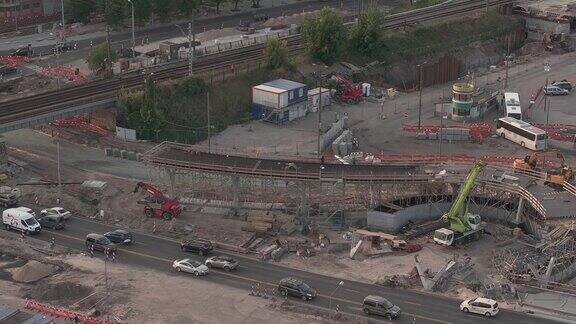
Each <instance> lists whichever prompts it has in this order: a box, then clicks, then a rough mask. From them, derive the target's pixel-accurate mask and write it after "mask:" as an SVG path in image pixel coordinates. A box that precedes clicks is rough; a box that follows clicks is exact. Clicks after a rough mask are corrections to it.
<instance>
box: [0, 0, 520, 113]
mask: <svg viewBox="0 0 576 324" xmlns="http://www.w3.org/2000/svg"><path fill="white" fill-rule="evenodd" d="M510 2H511V0H488V1H483V0H481V1H478V0H465V1H448V2H445V3H443V4H440V5H436V6H432V7H427V8H422V9H417V10H413V11H408V12H405V13H399V14H394V15H390V16H387V17H386V18H385V20H384V26H385V28H387V29H394V28H398V27H402V26H406V25H413V24H417V23H420V22H424V21H431V20H437V19H442V18H445V17H448V16H452V15H457V14H461V13H466V12H469V11H472V10H478V9H482V8H485V7H486V6H487V5H488V6H499V5H503V4H507V3H510ZM283 39H284V40H286V42H287V44H288V49H289V52H290V53H291V54H297V53H300V52H302V50H303V47H302V45H301V44H300V41H301V36H300V35H293V36H289V37H285V38H283ZM264 48H265V44H257V45H253V46H250V47H244V48H239V49H234V50H229V51H225V52H222V53H219V54H216V55H210V56H204V57H200V58H199V59H197V60H196V61H195V66H194V71H195V72H196V73H199V74H200V73H209V72H215V71H222V70H223V69H226V68H227V67H229V66H231V65H235V66H238V65H241V64H247V63H257V62H259V61H262V60H263V59H264ZM147 72H151V73H153V74H154V78H155V79H156V80H159V81H164V80H169V79H177V78H181V77H183V76H185V75H186V74H187V73H188V65H187V62H178V63H175V64H171V65H168V66H166V67H163V68H162V67H156V68H151V69H148V71H147ZM143 82H144V75H142V74H135V73H133V74H127V75H123V76H121V77H116V78H114V79H110V80H95V81H92V82H89V83H86V84H82V85H78V86H74V87H68V88H63V89H60V90H56V91H50V92H45V93H40V94H37V95H33V96H29V97H24V98H19V99H14V100H10V101H5V102H0V124H1V123H9V122H13V121H17V120H21V119H25V118H32V117H35V116H41V115H44V114H48V113H52V112H57V111H59V110H62V109H65V108H68V107H72V106H77V105H80V104H85V103H89V102H96V101H99V100H103V99H109V98H114V97H116V96H117V95H118V93H119V91H120V90H122V89H135V88H138V87H140V86H141V85H142V84H143Z"/></svg>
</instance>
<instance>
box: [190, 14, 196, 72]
mask: <svg viewBox="0 0 576 324" xmlns="http://www.w3.org/2000/svg"><path fill="white" fill-rule="evenodd" d="M194 43H195V42H194V41H193V40H192V23H188V75H189V76H192V75H193V74H194V68H193V64H194V63H193V61H194V47H193V46H192V45H193V44H194Z"/></svg>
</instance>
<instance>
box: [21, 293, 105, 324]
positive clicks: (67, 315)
mask: <svg viewBox="0 0 576 324" xmlns="http://www.w3.org/2000/svg"><path fill="white" fill-rule="evenodd" d="M25 307H26V308H27V309H30V310H33V311H36V312H39V313H42V314H46V315H48V316H52V317H57V318H62V319H66V320H70V321H74V320H75V319H77V320H78V321H79V322H81V323H85V324H114V323H116V321H112V320H106V319H99V318H95V317H92V316H88V315H85V314H82V313H79V312H75V311H71V310H68V309H65V308H60V307H54V306H52V305H48V304H42V303H39V302H37V301H34V300H31V299H26V306H25Z"/></svg>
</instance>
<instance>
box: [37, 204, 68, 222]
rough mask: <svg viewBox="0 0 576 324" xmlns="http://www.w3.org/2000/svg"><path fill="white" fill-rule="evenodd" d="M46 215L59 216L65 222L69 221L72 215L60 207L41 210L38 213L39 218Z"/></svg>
mask: <svg viewBox="0 0 576 324" xmlns="http://www.w3.org/2000/svg"><path fill="white" fill-rule="evenodd" d="M46 215H59V216H62V217H63V218H64V219H65V220H69V219H70V217H71V216H72V213H71V212H69V211H68V210H66V209H64V208H62V207H52V208H46V209H42V210H41V211H40V216H46Z"/></svg>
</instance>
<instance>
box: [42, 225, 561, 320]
mask: <svg viewBox="0 0 576 324" xmlns="http://www.w3.org/2000/svg"><path fill="white" fill-rule="evenodd" d="M142 217H144V216H142ZM113 229H115V227H112V226H109V225H105V224H102V223H97V222H94V221H92V220H88V219H84V218H77V217H73V218H72V219H71V220H70V221H69V222H68V224H67V227H66V229H64V230H62V231H52V230H49V229H44V230H43V232H42V233H41V234H39V235H37V236H35V237H36V238H38V239H40V240H44V241H49V240H50V238H51V237H54V238H55V241H56V244H59V245H63V246H66V247H69V248H71V249H76V250H84V249H85V245H84V244H85V243H84V238H85V236H86V234H88V233H93V232H95V233H104V232H106V231H110V230H113ZM134 239H135V243H134V244H132V245H128V246H121V247H119V251H118V254H117V257H116V262H121V263H125V264H129V265H132V266H136V267H146V268H151V269H155V270H158V271H166V272H173V273H174V275H175V276H177V275H178V276H179V275H182V276H189V277H190V280H206V281H209V282H213V283H217V284H221V285H227V286H231V287H235V288H240V289H244V290H246V292H247V293H248V292H249V291H250V289H251V288H252V286H255V285H258V284H259V285H260V287H261V289H262V290H263V289H264V288H267V290H268V292H269V293H270V292H271V291H273V289H274V288H275V287H276V284H277V282H278V281H279V280H280V279H281V278H284V277H289V276H291V277H296V278H300V279H302V280H303V281H305V282H307V283H308V284H309V285H310V286H312V287H313V288H315V289H316V290H317V292H318V297H317V298H316V299H314V300H312V301H308V302H304V301H301V300H299V299H296V298H292V297H289V299H290V300H291V301H293V302H295V303H304V304H309V305H312V306H316V307H321V308H329V305H330V295H331V294H332V293H333V295H332V296H333V297H332V308H333V309H334V307H336V305H339V308H340V311H341V312H344V313H347V314H352V315H355V316H361V317H366V316H365V315H364V314H363V313H362V310H361V303H362V300H363V298H364V297H365V296H367V295H370V294H375V295H381V296H384V297H386V298H388V299H389V300H391V301H392V302H393V303H395V304H397V305H398V306H400V308H401V309H402V315H401V317H400V318H399V319H398V320H396V321H394V322H398V323H470V324H472V323H522V324H529V323H534V324H536V323H542V324H545V323H558V322H555V321H553V320H549V319H544V318H540V317H536V316H533V315H529V314H523V313H517V312H511V311H506V310H503V311H501V312H500V314H499V315H498V316H497V317H494V318H490V319H487V318H484V317H482V316H477V315H471V314H464V313H462V312H460V310H459V307H458V306H459V304H460V301H459V300H455V299H451V298H446V297H442V296H436V295H431V294H425V293H421V292H417V291H412V290H402V289H391V288H385V287H381V286H377V285H372V284H367V283H361V282H356V281H349V280H344V285H343V286H341V287H340V288H339V289H337V290H336V291H335V292H334V289H335V288H336V287H337V285H338V283H339V282H340V279H338V278H332V277H328V276H323V275H319V274H314V273H311V272H306V271H300V270H295V269H290V268H286V267H282V266H278V265H276V264H273V263H268V262H263V261H259V260H257V259H255V258H251V257H249V256H244V255H236V254H233V253H226V252H222V251H215V254H219V253H220V252H222V254H228V255H232V256H234V257H235V258H237V259H238V260H239V262H240V266H239V268H238V269H237V270H236V271H233V272H231V273H227V272H225V271H220V270H218V269H215V270H212V271H211V272H210V273H209V274H208V275H207V276H204V277H194V276H193V275H189V274H181V273H177V272H175V271H174V269H172V262H173V261H174V260H175V259H181V258H192V259H196V260H199V261H203V260H204V259H205V258H203V257H199V256H197V255H194V254H191V253H185V252H182V251H180V247H179V242H178V241H176V240H172V239H167V238H162V237H158V236H152V235H147V234H139V233H135V235H134ZM96 257H99V258H102V254H99V253H96ZM369 318H370V319H372V320H374V321H383V322H388V321H387V320H385V319H383V318H379V317H375V316H369Z"/></svg>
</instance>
